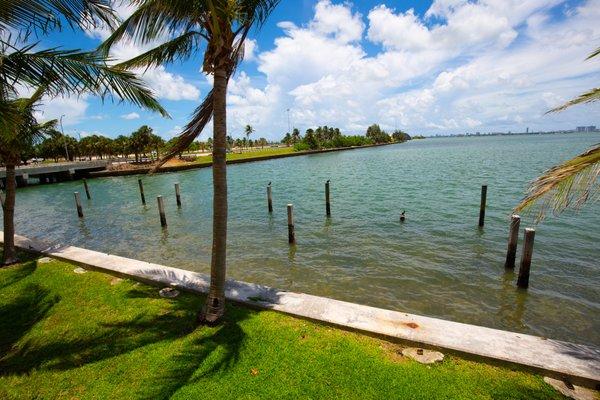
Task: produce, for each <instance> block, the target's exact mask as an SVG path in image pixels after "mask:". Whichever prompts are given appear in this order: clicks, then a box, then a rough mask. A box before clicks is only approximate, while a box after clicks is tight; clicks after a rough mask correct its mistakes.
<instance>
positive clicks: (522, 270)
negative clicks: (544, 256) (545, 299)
mask: <svg viewBox="0 0 600 400" xmlns="http://www.w3.org/2000/svg"><path fill="white" fill-rule="evenodd" d="M534 239H535V229H533V228H525V241H524V242H523V256H522V257H521V266H520V267H519V278H518V279H517V286H518V287H520V288H523V289H527V287H528V286H529V270H530V267H531V256H532V254H533V240H534Z"/></svg>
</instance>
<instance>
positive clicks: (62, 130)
mask: <svg viewBox="0 0 600 400" xmlns="http://www.w3.org/2000/svg"><path fill="white" fill-rule="evenodd" d="M64 116H65V114H63V115H61V116H60V131H61V132H62V135H63V141H64V145H65V153H66V154H67V162H68V161H69V149H68V148H67V137H66V136H65V131H64V129H63V124H62V119H63V117H64Z"/></svg>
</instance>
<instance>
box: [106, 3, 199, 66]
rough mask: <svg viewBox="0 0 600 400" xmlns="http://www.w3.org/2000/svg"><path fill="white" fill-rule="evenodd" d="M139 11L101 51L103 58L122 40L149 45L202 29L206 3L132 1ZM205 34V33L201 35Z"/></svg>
mask: <svg viewBox="0 0 600 400" xmlns="http://www.w3.org/2000/svg"><path fill="white" fill-rule="evenodd" d="M133 3H134V4H135V3H137V4H139V7H138V8H137V9H136V10H135V11H134V12H133V14H131V15H130V16H129V17H128V18H126V19H125V20H124V21H123V22H122V23H121V25H120V26H119V27H117V28H116V29H115V30H114V31H113V32H112V34H111V35H110V36H109V37H108V38H107V39H106V40H105V41H104V42H103V43H102V44H101V45H100V46H99V47H98V51H100V52H101V53H102V54H104V55H108V54H109V51H110V48H111V47H112V46H113V45H114V44H115V43H117V42H118V41H120V40H122V39H129V40H132V41H133V42H134V43H138V44H148V43H150V42H152V41H154V40H156V39H157V38H158V37H169V36H177V35H180V34H181V33H182V32H188V31H191V30H196V31H197V30H198V29H202V26H201V25H199V24H198V17H199V15H200V14H201V12H202V5H203V4H204V2H195V1H189V0H170V1H164V0H141V1H133ZM201 34H203V33H201Z"/></svg>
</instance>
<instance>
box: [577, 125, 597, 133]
mask: <svg viewBox="0 0 600 400" xmlns="http://www.w3.org/2000/svg"><path fill="white" fill-rule="evenodd" d="M575 130H576V131H577V132H596V130H597V129H596V125H589V126H578V127H577V129H575Z"/></svg>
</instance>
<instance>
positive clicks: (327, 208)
mask: <svg viewBox="0 0 600 400" xmlns="http://www.w3.org/2000/svg"><path fill="white" fill-rule="evenodd" d="M325 213H326V214H327V216H328V217H331V204H330V197H329V179H327V182H325Z"/></svg>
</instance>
